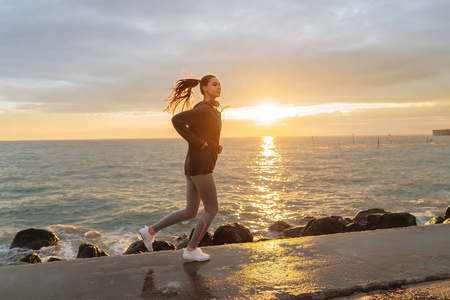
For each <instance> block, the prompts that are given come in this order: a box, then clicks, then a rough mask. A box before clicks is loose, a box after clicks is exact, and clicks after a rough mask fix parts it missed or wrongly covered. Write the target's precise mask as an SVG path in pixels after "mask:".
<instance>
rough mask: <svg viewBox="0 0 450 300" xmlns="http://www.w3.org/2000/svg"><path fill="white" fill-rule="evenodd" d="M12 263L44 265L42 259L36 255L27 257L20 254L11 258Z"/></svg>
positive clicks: (34, 253) (30, 254) (27, 255)
mask: <svg viewBox="0 0 450 300" xmlns="http://www.w3.org/2000/svg"><path fill="white" fill-rule="evenodd" d="M11 261H12V262H26V263H30V264H36V263H42V259H41V257H40V256H39V255H38V254H37V253H36V252H33V253H29V254H25V255H21V254H18V255H16V256H14V257H13V258H11Z"/></svg>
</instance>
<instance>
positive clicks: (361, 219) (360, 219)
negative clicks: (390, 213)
mask: <svg viewBox="0 0 450 300" xmlns="http://www.w3.org/2000/svg"><path fill="white" fill-rule="evenodd" d="M385 213H387V211H385V210H384V209H381V208H371V209H367V210H361V211H359V212H358V213H357V214H356V215H355V217H354V218H353V221H355V222H357V223H359V224H361V225H365V224H366V216H368V215H371V214H385Z"/></svg>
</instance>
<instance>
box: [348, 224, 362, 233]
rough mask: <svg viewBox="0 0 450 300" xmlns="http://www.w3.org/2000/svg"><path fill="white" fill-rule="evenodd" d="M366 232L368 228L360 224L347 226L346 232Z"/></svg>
mask: <svg viewBox="0 0 450 300" xmlns="http://www.w3.org/2000/svg"><path fill="white" fill-rule="evenodd" d="M364 230H366V226H364V225H362V224H360V223H358V222H353V223H350V224H348V225H347V226H345V232H355V231H364Z"/></svg>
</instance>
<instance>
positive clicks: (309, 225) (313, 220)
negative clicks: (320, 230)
mask: <svg viewBox="0 0 450 300" xmlns="http://www.w3.org/2000/svg"><path fill="white" fill-rule="evenodd" d="M316 220H317V219H316V218H312V219H310V220H309V221H308V223H306V225H305V228H304V229H306V228H309V227H311V224H312V223H314V222H315V221H316ZM304 229H303V230H304Z"/></svg>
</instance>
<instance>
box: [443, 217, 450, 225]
mask: <svg viewBox="0 0 450 300" xmlns="http://www.w3.org/2000/svg"><path fill="white" fill-rule="evenodd" d="M442 224H450V218H448V219H445V221H444V222H442Z"/></svg>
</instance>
